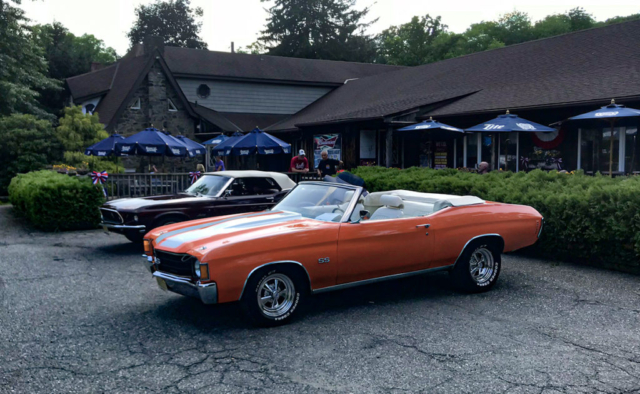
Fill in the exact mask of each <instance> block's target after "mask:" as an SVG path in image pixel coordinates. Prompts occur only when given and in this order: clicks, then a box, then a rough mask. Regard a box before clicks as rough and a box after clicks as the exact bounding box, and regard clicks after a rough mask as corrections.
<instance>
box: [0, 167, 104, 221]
mask: <svg viewBox="0 0 640 394" xmlns="http://www.w3.org/2000/svg"><path fill="white" fill-rule="evenodd" d="M9 201H10V202H11V204H13V206H14V208H15V209H16V211H17V212H18V213H19V214H20V215H22V216H24V217H25V218H26V219H27V220H28V221H29V222H31V223H32V224H33V225H34V226H35V227H37V228H39V229H42V230H46V231H58V230H77V229H85V228H95V227H96V226H97V225H98V224H99V223H100V212H99V210H98V208H99V207H100V206H101V205H102V204H103V203H104V195H103V194H102V191H101V189H99V188H98V187H96V186H94V185H93V184H92V183H91V180H90V178H78V177H71V176H68V175H64V174H59V173H57V172H54V171H37V172H30V173H28V174H20V175H18V176H16V177H15V178H13V179H12V180H11V184H10V185H9Z"/></svg>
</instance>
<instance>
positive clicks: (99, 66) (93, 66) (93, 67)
mask: <svg viewBox="0 0 640 394" xmlns="http://www.w3.org/2000/svg"><path fill="white" fill-rule="evenodd" d="M103 68H104V64H102V63H99V62H91V71H98V70H102V69H103Z"/></svg>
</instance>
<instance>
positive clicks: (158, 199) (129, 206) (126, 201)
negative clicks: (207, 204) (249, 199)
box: [103, 194, 212, 211]
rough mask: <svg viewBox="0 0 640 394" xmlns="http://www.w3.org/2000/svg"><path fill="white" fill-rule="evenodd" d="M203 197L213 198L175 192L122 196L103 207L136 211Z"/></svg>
mask: <svg viewBox="0 0 640 394" xmlns="http://www.w3.org/2000/svg"><path fill="white" fill-rule="evenodd" d="M203 198H212V197H205V196H200V197H196V196H191V195H188V194H174V195H165V196H150V197H140V198H121V199H118V200H113V201H109V202H108V203H106V204H104V205H103V207H105V208H111V209H115V210H118V211H120V210H123V211H134V210H138V209H141V208H147V207H152V206H159V205H163V206H176V207H177V206H180V205H183V204H190V203H192V202H196V201H202V199H203Z"/></svg>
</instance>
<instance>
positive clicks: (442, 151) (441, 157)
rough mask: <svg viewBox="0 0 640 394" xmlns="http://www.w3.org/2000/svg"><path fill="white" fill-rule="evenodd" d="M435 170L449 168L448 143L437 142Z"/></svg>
mask: <svg viewBox="0 0 640 394" xmlns="http://www.w3.org/2000/svg"><path fill="white" fill-rule="evenodd" d="M435 168H436V170H439V169H442V168H447V142H446V141H439V142H436V153H435Z"/></svg>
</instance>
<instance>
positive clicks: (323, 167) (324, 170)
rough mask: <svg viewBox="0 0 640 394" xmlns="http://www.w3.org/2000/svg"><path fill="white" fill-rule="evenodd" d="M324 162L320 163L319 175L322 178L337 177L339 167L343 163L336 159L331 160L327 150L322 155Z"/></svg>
mask: <svg viewBox="0 0 640 394" xmlns="http://www.w3.org/2000/svg"><path fill="white" fill-rule="evenodd" d="M320 157H321V158H322V160H320V162H319V163H318V168H317V169H316V171H318V175H319V176H321V177H323V178H324V177H325V176H327V175H329V176H331V175H335V174H336V172H338V166H340V165H342V162H341V161H339V160H336V159H330V158H329V153H327V151H326V150H323V151H322V153H321V154H320Z"/></svg>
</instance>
